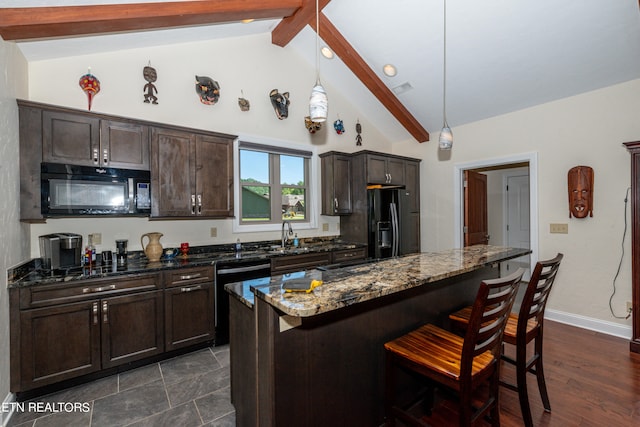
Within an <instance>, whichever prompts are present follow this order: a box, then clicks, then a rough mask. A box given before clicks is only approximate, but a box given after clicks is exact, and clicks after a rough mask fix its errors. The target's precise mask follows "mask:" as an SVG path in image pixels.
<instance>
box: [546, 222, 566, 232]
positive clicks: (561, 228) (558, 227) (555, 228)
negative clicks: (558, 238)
mask: <svg viewBox="0 0 640 427" xmlns="http://www.w3.org/2000/svg"><path fill="white" fill-rule="evenodd" d="M549 233H556V234H568V233H569V224H549Z"/></svg>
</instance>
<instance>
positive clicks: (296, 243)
mask: <svg viewBox="0 0 640 427" xmlns="http://www.w3.org/2000/svg"><path fill="white" fill-rule="evenodd" d="M299 245H300V241H299V240H298V233H296V235H295V236H294V237H293V246H295V247H296V248H297V247H298V246H299Z"/></svg>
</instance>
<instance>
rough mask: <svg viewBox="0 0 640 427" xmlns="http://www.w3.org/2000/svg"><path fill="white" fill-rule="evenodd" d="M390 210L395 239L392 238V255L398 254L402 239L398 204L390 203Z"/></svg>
mask: <svg viewBox="0 0 640 427" xmlns="http://www.w3.org/2000/svg"><path fill="white" fill-rule="evenodd" d="M389 210H390V213H391V228H392V230H393V240H392V244H391V256H394V257H395V256H398V249H399V246H400V239H399V236H398V231H399V227H398V211H397V209H396V204H395V203H391V204H390V205H389Z"/></svg>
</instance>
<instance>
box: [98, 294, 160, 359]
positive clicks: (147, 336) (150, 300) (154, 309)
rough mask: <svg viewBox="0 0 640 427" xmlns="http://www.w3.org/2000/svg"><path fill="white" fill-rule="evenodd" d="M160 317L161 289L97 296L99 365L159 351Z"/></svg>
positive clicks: (154, 353)
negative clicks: (99, 346) (114, 295)
mask: <svg viewBox="0 0 640 427" xmlns="http://www.w3.org/2000/svg"><path fill="white" fill-rule="evenodd" d="M163 320H164V315H163V307H162V291H152V292H143V293H139V294H132V295H123V296H119V297H113V298H105V299H102V300H100V322H101V324H102V367H103V368H109V367H111V366H117V365H121V364H123V363H128V362H132V361H134V360H138V359H143V358H145V357H149V356H153V355H156V354H160V353H162V352H163V351H164V321H163Z"/></svg>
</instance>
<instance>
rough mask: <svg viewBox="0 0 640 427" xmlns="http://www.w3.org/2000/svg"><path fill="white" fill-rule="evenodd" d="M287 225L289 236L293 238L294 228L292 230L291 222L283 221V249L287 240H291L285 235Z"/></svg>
mask: <svg viewBox="0 0 640 427" xmlns="http://www.w3.org/2000/svg"><path fill="white" fill-rule="evenodd" d="M285 224H286V225H288V226H289V231H288V233H289V234H288V235H289V236H293V228H291V223H290V222H289V221H282V249H284V248H285V245H286V243H287V240H289V237H287V234H285V232H284V226H285Z"/></svg>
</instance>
